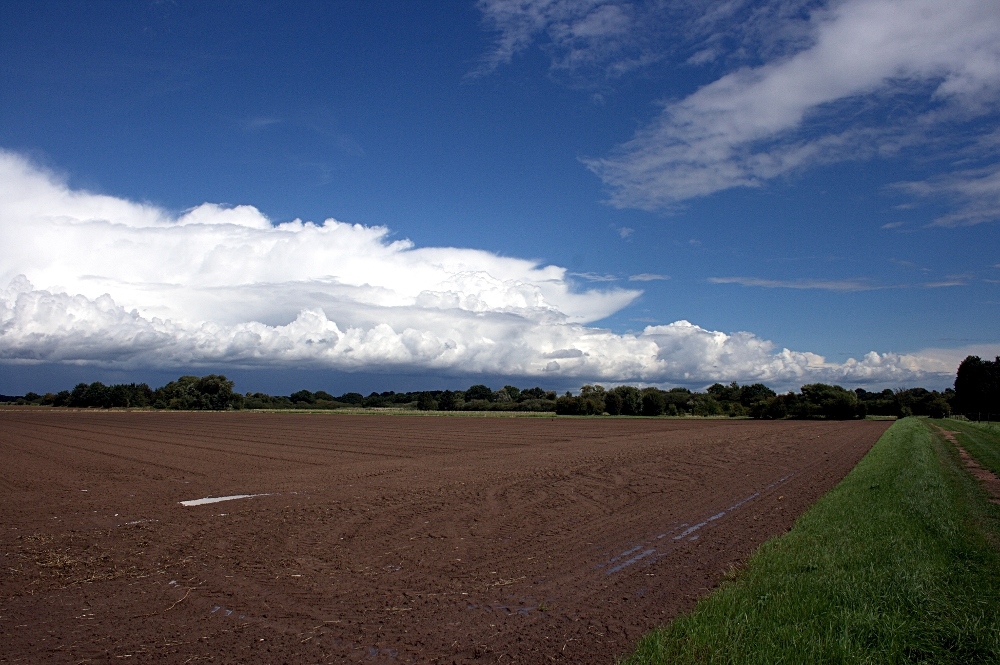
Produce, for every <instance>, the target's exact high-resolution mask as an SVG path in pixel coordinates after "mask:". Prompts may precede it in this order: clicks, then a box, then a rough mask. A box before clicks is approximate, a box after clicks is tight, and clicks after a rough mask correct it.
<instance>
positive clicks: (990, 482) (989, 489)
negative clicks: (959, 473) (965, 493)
mask: <svg viewBox="0 0 1000 665" xmlns="http://www.w3.org/2000/svg"><path fill="white" fill-rule="evenodd" d="M937 431H938V432H940V433H941V436H943V437H944V438H945V439H947V440H948V441H949V442H950V443H951V444H952V445H954V446H955V448H956V449H957V450H958V456H959V457H961V458H962V463H963V464H964V465H965V469H966V471H968V472H969V473H971V474H972V477H973V478H975V479H976V480H978V481H979V484H980V485H981V486H982V488H983V489H984V490H986V493H987V494H989V495H990V501H991V502H992V503H996V504H1000V478H997V476H996V474H995V473H993V472H992V471H990V470H989V469H987V468H985V467H983V466H981V465H980V464H979V462H977V461H976V460H975V458H974V457H972V455H970V454H969V452H968V451H967V450H966V449H965V448H963V447H962V446H961V445H960V444H959V443H958V439H956V438H955V434H956V432H953V431H951V430H947V429H944V428H942V427H937Z"/></svg>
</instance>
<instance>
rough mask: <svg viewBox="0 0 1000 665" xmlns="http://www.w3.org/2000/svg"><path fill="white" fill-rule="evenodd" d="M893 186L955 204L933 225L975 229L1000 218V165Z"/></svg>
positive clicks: (916, 194) (923, 196)
mask: <svg viewBox="0 0 1000 665" xmlns="http://www.w3.org/2000/svg"><path fill="white" fill-rule="evenodd" d="M893 187H894V188H895V189H897V190H899V191H903V192H906V193H909V194H912V195H915V196H917V197H919V198H924V199H944V200H947V201H949V202H951V203H952V204H953V206H954V208H953V209H952V210H950V211H949V212H947V213H945V214H943V215H940V216H938V217H937V218H936V219H935V220H934V221H933V222H932V223H931V226H971V225H973V224H981V223H983V222H993V221H996V220H998V219H1000V164H994V165H991V166H989V167H984V168H980V169H965V170H960V171H955V172H953V173H947V174H944V175H940V176H937V177H934V178H931V179H928V180H923V181H915V182H901V183H896V184H895V185H894V186H893ZM882 228H891V227H890V226H889V225H886V226H883V227H882Z"/></svg>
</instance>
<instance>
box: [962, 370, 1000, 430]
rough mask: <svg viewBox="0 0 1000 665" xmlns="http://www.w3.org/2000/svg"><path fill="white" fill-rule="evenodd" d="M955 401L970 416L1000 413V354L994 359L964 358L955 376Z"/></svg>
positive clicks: (977, 416)
mask: <svg viewBox="0 0 1000 665" xmlns="http://www.w3.org/2000/svg"><path fill="white" fill-rule="evenodd" d="M955 401H956V407H957V409H958V410H959V411H960V412H962V413H965V414H966V415H968V416H969V417H975V418H979V417H982V416H981V415H980V414H995V413H1000V356H997V358H996V360H994V361H990V360H983V359H982V358H980V357H979V356H968V357H967V358H966V359H965V360H963V361H962V364H961V365H959V366H958V374H957V375H956V376H955Z"/></svg>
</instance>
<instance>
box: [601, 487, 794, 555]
mask: <svg viewBox="0 0 1000 665" xmlns="http://www.w3.org/2000/svg"><path fill="white" fill-rule="evenodd" d="M794 475H795V473H794V472H793V473H790V474H788V475H786V476H784V477H782V478H779V479H778V480H776V481H774V482H773V483H771V484H770V485H768V486H767V487H765V488H764V489H762V490H759V491H757V492H754V493H753V494H751V495H749V496H747V497H744V498H742V499H740V500H739V501H737V502H736V503H734V504H733V505H731V506H730V507H729V508H726V509H725V510H723V511H720V512H718V513H716V514H714V515H712V516H711V517H707V518H705V519H704V520H702V521H701V522H698V523H697V524H694V525H692V526H688V523H687V522H684V523H682V524H679V525H677V526H675V527H674V528H673V529H672V530H668V531H667V533H661V534H659V535H658V536H655V537H653V538H652V539H651V540H650V541H649V542H646V543H642V544H639V545H636V546H634V547H632V548H629V549H627V550H625V551H624V552H622V553H621V554H619V555H618V556H615V557H612V558H611V559H609V560H608V561H606V562H605V563H602V564H598V565H597V568H604V567H605V566H612V567H611V568H608V569H607V570H605V571H604V572H605V574H606V575H611V574H613V573H617V572H620V571H621V570H623V569H624V568H627V567H628V566H631V565H632V564H634V563H637V562H638V561H640V560H642V559H644V558H646V557H647V556H649V555H650V554H656V558H657V559H658V558H660V557H662V556H666V555H667V554H669V552H670V551H671V550H672V549H673V542H674V541H680V540H684V539H687V540H688V541H689V542H691V541H695V540H698V537H699V536H700V535H701V534H696V533H695V531H698V530H700V529H702V528H704V527H707V526H708V525H709V524H711V523H712V522H715V521H716V520H719V519H722V518H723V517H725V516H726V515H727V514H728V513H731V512H732V511H734V510H736V509H738V508H742V507H743V506H744V505H745V504H747V503H749V502H750V501H753V500H754V499H756V498H758V497H759V496H761V495H762V494H763V493H764V492H767V491H768V490H770V489H773V488H775V487H777V486H778V485H780V484H782V483H783V482H785V481H786V480H788V479H789V478H791V477H792V476H794ZM685 527H687V528H685ZM677 529H683V531H681V532H680V533H679V534H677V535H675V536H673V538H671V540H670V541H668V544H663V545H661V546H660V547H659V551H658V550H657V548H656V547H652V548H651V549H646V550H645V551H643V552H642V553H641V554H639V555H637V556H633V557H632V558H630V559H628V560H626V561H624V562H622V563H618V564H617V565H612V564H615V563H616V562H618V561H619V560H621V559H624V558H625V557H627V556H629V555H631V554H633V553H635V552H638V551H639V550H640V549H643V548H644V547H649V546H650V545H652V544H653V543H655V542H656V541H658V540H662V539H663V538H665V537H667V536H668V535H669V534H670V532H671V531H674V532H676V530H677Z"/></svg>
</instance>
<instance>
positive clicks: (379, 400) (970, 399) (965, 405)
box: [0, 356, 1000, 420]
mask: <svg viewBox="0 0 1000 665" xmlns="http://www.w3.org/2000/svg"><path fill="white" fill-rule="evenodd" d="M0 402H7V403H11V402H13V403H15V404H31V405H40V406H54V407H74V408H105V409H107V408H153V409H184V410H192V409H193V410H237V409H341V408H363V409H380V408H381V409H385V408H397V409H398V408H404V409H405V408H409V409H417V410H421V411H536V412H553V413H556V414H559V415H602V414H608V415H612V416H718V417H723V416H728V417H751V418H765V419H781V418H827V419H851V418H865V417H867V416H896V417H903V416H909V415H916V416H931V417H933V418H944V417H947V416H950V415H952V414H963V415H965V416H967V417H969V418H972V419H993V420H996V419H998V417H1000V357H997V358H996V360H993V361H990V360H983V359H981V358H980V357H978V356H969V357H967V358H966V359H965V360H963V361H962V364H961V365H960V366H959V368H958V372H957V374H956V377H955V388H954V389H951V388H948V389H946V390H944V391H943V392H938V391H936V390H926V389H924V388H909V389H896V390H891V389H885V390H882V391H881V392H869V391H867V390H865V389H863V388H858V389H856V390H848V389H846V388H843V387H841V386H837V385H828V384H824V383H810V384H806V385H804V386H802V387H801V389H800V390H799V392H788V393H784V394H778V393H776V392H775V391H774V390H772V389H771V388H769V387H768V386H766V385H764V384H763V383H753V384H748V385H740V384H738V383H736V382H732V383H729V384H728V385H726V384H722V383H716V384H713V385H712V386H709V387H708V388H707V389H706V390H705V392H698V391H692V390H689V389H687V388H671V389H669V390H662V389H660V388H654V387H646V388H639V387H636V386H627V385H626V386H616V387H613V388H604V387H603V386H600V385H596V384H588V385H585V386H583V387H582V388H581V389H580V391H579V393H578V394H573V393H572V392H569V391H567V392H566V393H565V394H563V395H561V396H559V395H557V394H556V392H555V391H552V390H545V389H543V388H540V387H537V386H536V387H534V388H524V389H522V388H517V387H516V386H511V385H506V386H504V387H502V388H500V389H498V390H493V389H492V388H490V387H489V386H486V385H483V384H477V385H474V386H470V387H469V388H468V389H467V390H429V391H414V392H394V391H391V390H390V391H386V392H381V393H377V392H372V393H370V394H369V395H367V396H365V395H362V394H361V393H356V392H347V393H344V394H342V395H337V396H335V395H333V394H331V393H329V392H326V391H323V390H317V391H315V392H313V391H309V390H299V391H296V392H293V393H292V394H290V395H287V396H284V395H269V394H267V393H261V392H256V393H249V392H248V393H246V394H240V393H238V392H236V391H235V390H234V382H233V381H231V380H229V379H227V378H226V377H225V376H223V375H219V374H209V375H207V376H202V377H198V376H182V377H180V378H179V379H177V380H176V381H171V382H169V383H167V384H166V385H164V386H161V387H159V388H155V389H153V388H150V387H149V385H147V384H145V383H128V384H113V385H105V384H103V383H101V382H99V381H95V382H94V383H90V384H87V383H80V384H77V385H76V386H75V387H74V388H73V389H72V390H63V391H61V392H59V393H47V394H45V395H39V394H37V393H27V394H26V395H23V396H21V397H4V396H0Z"/></svg>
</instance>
